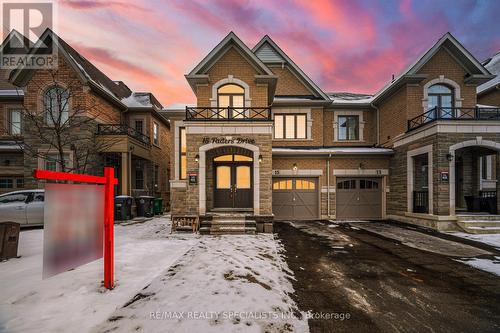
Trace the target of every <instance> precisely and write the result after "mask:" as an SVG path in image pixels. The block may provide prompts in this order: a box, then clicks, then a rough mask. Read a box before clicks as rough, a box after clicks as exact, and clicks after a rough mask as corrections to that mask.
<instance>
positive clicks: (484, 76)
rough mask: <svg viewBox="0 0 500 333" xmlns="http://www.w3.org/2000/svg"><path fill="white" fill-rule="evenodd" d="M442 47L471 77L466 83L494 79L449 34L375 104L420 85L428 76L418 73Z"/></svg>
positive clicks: (381, 92)
mask: <svg viewBox="0 0 500 333" xmlns="http://www.w3.org/2000/svg"><path fill="white" fill-rule="evenodd" d="M442 47H445V48H446V49H447V50H448V51H449V52H450V53H451V54H452V56H453V57H454V58H455V59H456V60H457V61H458V62H459V63H460V64H461V65H462V67H463V68H464V69H465V70H466V71H467V73H468V74H469V75H468V77H467V78H465V82H466V83H472V84H474V83H475V84H478V83H483V82H486V81H488V80H491V79H492V78H493V77H494V76H493V75H491V73H490V72H489V71H488V70H487V69H486V68H484V66H483V65H482V64H481V63H480V62H479V61H478V60H477V59H476V58H475V57H474V56H473V55H472V54H471V53H470V52H469V51H468V50H467V49H466V48H465V47H464V46H463V45H462V44H460V42H459V41H458V40H457V39H456V38H455V37H453V35H452V34H451V33H449V32H447V33H446V34H444V35H443V36H442V37H441V38H440V39H439V40H438V41H437V42H436V43H435V44H434V45H433V46H432V47H431V48H430V49H428V50H427V51H426V52H425V53H424V54H423V55H422V56H421V57H419V58H418V59H417V61H415V62H414V63H412V64H411V65H410V66H408V67H407V68H406V69H405V70H404V71H403V72H401V73H400V74H399V75H398V76H397V77H395V78H394V79H393V80H391V82H389V83H387V84H386V85H385V86H384V87H383V88H382V89H381V90H379V91H378V92H377V93H376V94H375V96H374V98H373V102H374V103H375V102H377V101H381V100H382V99H384V98H385V97H386V96H389V95H390V94H391V93H393V92H394V91H396V90H397V89H399V88H400V87H401V86H402V85H404V84H406V83H419V82H421V81H422V80H424V79H425V77H426V75H424V74H419V73H418V71H419V70H420V69H421V68H422V67H423V66H424V65H425V64H426V63H427V62H428V61H429V60H430V59H431V58H432V57H433V56H434V55H435V54H436V53H437V52H438V51H439V50H440V49H441V48H442Z"/></svg>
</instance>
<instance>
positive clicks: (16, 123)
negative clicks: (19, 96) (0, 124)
mask: <svg viewBox="0 0 500 333" xmlns="http://www.w3.org/2000/svg"><path fill="white" fill-rule="evenodd" d="M9 117H10V119H9V120H10V124H9V132H10V134H12V135H19V134H21V111H20V110H11V111H10V114H9Z"/></svg>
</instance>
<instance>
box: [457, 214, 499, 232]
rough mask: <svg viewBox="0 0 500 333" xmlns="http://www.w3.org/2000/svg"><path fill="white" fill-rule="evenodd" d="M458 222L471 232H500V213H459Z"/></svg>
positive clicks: (466, 230)
mask: <svg viewBox="0 0 500 333" xmlns="http://www.w3.org/2000/svg"><path fill="white" fill-rule="evenodd" d="M457 224H458V225H459V226H460V227H461V228H462V229H463V230H464V231H465V232H467V233H470V234H500V215H458V216H457Z"/></svg>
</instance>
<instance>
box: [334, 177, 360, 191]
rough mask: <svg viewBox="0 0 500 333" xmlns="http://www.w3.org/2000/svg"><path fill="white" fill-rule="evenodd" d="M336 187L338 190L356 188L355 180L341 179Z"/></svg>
mask: <svg viewBox="0 0 500 333" xmlns="http://www.w3.org/2000/svg"><path fill="white" fill-rule="evenodd" d="M337 188H338V189H339V190H353V189H355V188H356V180H354V179H351V180H343V181H340V182H338V183H337Z"/></svg>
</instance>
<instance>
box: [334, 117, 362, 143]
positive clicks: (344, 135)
mask: <svg viewBox="0 0 500 333" xmlns="http://www.w3.org/2000/svg"><path fill="white" fill-rule="evenodd" d="M338 139H339V140H359V116H339V117H338Z"/></svg>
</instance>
